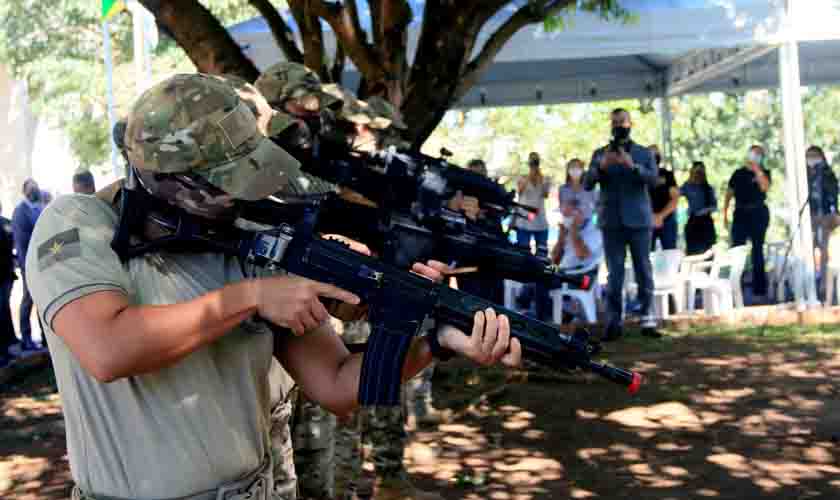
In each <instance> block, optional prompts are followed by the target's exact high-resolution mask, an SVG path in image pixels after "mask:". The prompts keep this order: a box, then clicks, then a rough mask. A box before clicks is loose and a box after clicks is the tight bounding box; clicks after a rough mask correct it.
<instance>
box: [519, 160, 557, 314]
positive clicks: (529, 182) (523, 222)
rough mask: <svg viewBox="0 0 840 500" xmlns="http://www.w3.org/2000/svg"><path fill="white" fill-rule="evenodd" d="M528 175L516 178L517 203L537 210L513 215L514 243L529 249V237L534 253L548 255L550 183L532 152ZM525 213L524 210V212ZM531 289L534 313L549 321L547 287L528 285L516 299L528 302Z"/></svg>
mask: <svg viewBox="0 0 840 500" xmlns="http://www.w3.org/2000/svg"><path fill="white" fill-rule="evenodd" d="M528 168H529V172H528V176H527V177H524V178H522V179H519V183H518V185H517V193H518V194H519V203H520V204H522V205H525V206H529V207H532V208H535V209H537V213H531V212H528V213H521V214H519V217H517V218H516V221H515V224H514V227H515V228H516V244H517V245H519V246H521V247H523V248H527V249H530V248H531V240H532V239H533V240H534V243H535V245H536V254H537V255H538V256H540V257H547V256H548V219H547V218H546V215H545V200H546V198H548V193H549V192H550V191H551V182H550V181H549V180H548V179H546V178H545V177H543V174H542V171H540V155H539V154H538V153H536V152H531V153H530V154H529V155H528ZM523 212H524V211H523ZM531 290H535V291H536V296H535V300H536V308H535V309H536V315H537V319H539V320H540V321H548V320H550V317H551V299H550V298H549V297H548V290H547V289H545V288H544V287H542V286H536V288H535V287H534V286H529V287H525V288H524V289H523V295H522V296H521V297H520V299H519V303H520V305H525V304H526V303H528V302H529V300H528V295H529V294H530V292H531Z"/></svg>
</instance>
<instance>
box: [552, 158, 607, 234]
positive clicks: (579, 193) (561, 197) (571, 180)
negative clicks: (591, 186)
mask: <svg viewBox="0 0 840 500" xmlns="http://www.w3.org/2000/svg"><path fill="white" fill-rule="evenodd" d="M573 200H574V201H575V202H577V204H578V207H580V210H581V211H583V215H584V217H585V218H586V219H587V220H588V219H590V218H591V217H592V214H594V213H595V207H597V206H598V191H587V190H586V189H584V188H583V160H581V159H580V158H572V159H571V160H569V163H567V164H566V183H565V184H563V185H562V186H560V188H559V189H558V190H557V201H558V202H559V205H560V207H561V210H562V207H563V206H565V204H566V203H569V202H571V201H573Z"/></svg>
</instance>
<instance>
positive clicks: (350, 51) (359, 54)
mask: <svg viewBox="0 0 840 500" xmlns="http://www.w3.org/2000/svg"><path fill="white" fill-rule="evenodd" d="M304 1H306V3H308V4H309V5H310V8H311V12H312V14H314V15H316V16H318V17H321V18H323V19H324V20H325V21H326V22H327V24H329V25H330V27H331V28H332V30H333V33H335V36H336V39H337V40H336V41H337V42H338V43H339V44H341V46H342V47H343V49H344V52H345V53H346V54H347V55H348V56H349V57H350V60H352V61H353V64H355V65H356V68H358V70H359V72H361V73H362V74H363V75H364V76H365V77H366V78H367V79H369V80H380V79H381V78H382V75H383V69H382V64H381V63H380V61H379V58H378V57H377V56H376V51H375V50H374V49H373V47H372V46H371V45H370V44H369V43H367V40H365V37H364V36H363V35H364V32H363V31H362V30H361V26H360V25H359V24H358V22H357V23H356V24H354V22H353V19H352V18H351V17H350V16H349V15H348V14H347V9H346V8H345V7H342V6H341V4H336V3H328V2H325V1H323V0H304ZM351 1H352V0H351ZM289 3H290V4H291V3H292V1H291V0H290V1H289ZM354 7H355V5H354ZM357 21H358V19H357Z"/></svg>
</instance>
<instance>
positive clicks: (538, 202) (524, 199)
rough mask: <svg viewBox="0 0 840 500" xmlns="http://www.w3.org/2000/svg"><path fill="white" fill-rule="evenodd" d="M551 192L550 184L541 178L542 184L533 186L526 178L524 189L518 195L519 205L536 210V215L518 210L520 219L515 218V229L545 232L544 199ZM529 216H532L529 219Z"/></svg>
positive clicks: (546, 224) (546, 220)
mask: <svg viewBox="0 0 840 500" xmlns="http://www.w3.org/2000/svg"><path fill="white" fill-rule="evenodd" d="M549 191H551V183H550V182H548V180H546V179H545V178H543V182H542V184H537V185H534V184H532V183H531V181H530V180H529V179H528V178H527V177H526V178H525V189H524V190H523V191H522V192H521V193H519V203H520V204H521V205H527V206H529V207H534V208H536V209H537V210H538V212H537V213H536V214H531V213H530V212H526V211H525V210H520V212H521V214H520V217H517V218H516V227H517V228H519V229H524V230H526V231H545V230H547V229H548V219H547V218H546V216H545V197H546V196H548V193H549ZM529 215H530V216H533V219H531V218H530V217H529Z"/></svg>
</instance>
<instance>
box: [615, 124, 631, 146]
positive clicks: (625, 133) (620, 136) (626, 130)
mask: <svg viewBox="0 0 840 500" xmlns="http://www.w3.org/2000/svg"><path fill="white" fill-rule="evenodd" d="M612 136H613V139H615V140H617V141H620V142H624V141H626V140H627V139H629V138H630V127H613V129H612Z"/></svg>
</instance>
